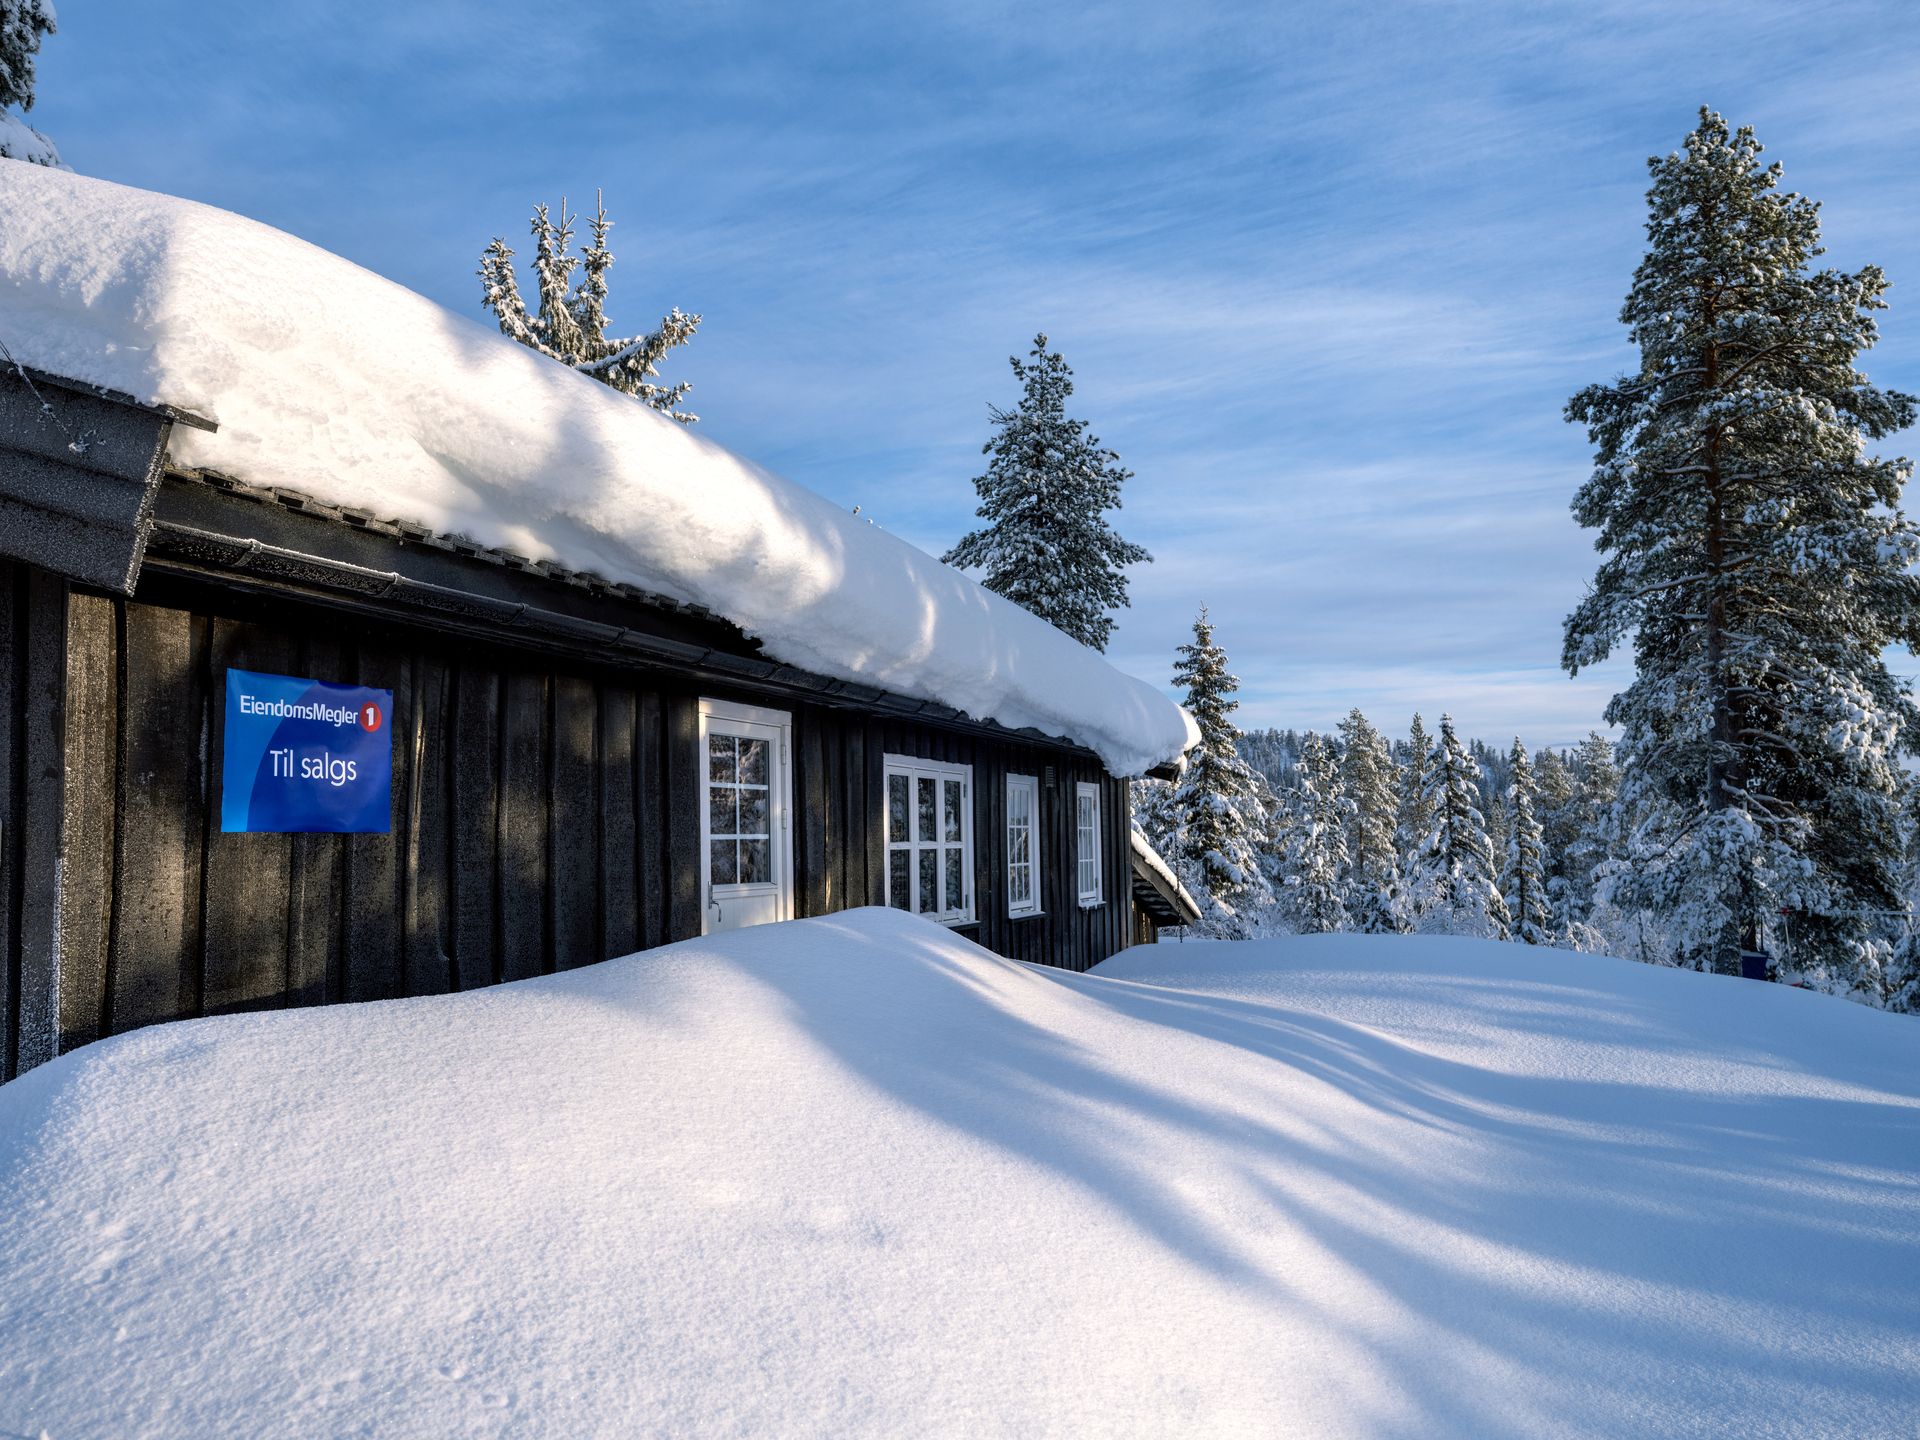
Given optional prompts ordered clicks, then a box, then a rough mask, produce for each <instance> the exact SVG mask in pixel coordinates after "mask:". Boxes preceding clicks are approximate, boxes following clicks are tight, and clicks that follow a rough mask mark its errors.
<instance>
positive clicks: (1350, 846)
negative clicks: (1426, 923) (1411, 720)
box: [1340, 709, 1400, 935]
mask: <svg viewBox="0 0 1920 1440" xmlns="http://www.w3.org/2000/svg"><path fill="white" fill-rule="evenodd" d="M1340 740H1341V750H1340V780H1341V785H1342V788H1344V789H1345V791H1346V796H1347V807H1348V808H1347V875H1346V882H1347V883H1346V890H1347V911H1348V913H1349V915H1350V916H1351V917H1352V922H1353V928H1354V929H1355V930H1358V931H1361V932H1362V933H1365V934H1372V935H1379V934H1386V933H1388V932H1391V931H1394V930H1397V929H1399V928H1400V922H1399V917H1398V899H1397V897H1398V894H1399V888H1400V887H1399V869H1400V866H1399V854H1398V852H1397V851H1396V850H1395V848H1394V843H1393V830H1394V823H1395V820H1396V818H1397V810H1398V804H1397V797H1396V796H1395V794H1394V778H1395V775H1394V768H1393V755H1392V753H1391V752H1390V751H1389V750H1388V749H1387V742H1386V739H1385V738H1384V737H1383V736H1382V735H1381V734H1380V732H1379V731H1378V730H1376V729H1374V728H1373V725H1372V723H1371V722H1370V721H1369V720H1368V719H1367V717H1366V716H1365V715H1362V714H1361V713H1360V712H1359V710H1357V709H1355V710H1352V711H1349V712H1348V714H1347V718H1346V719H1344V720H1342V721H1341V722H1340Z"/></svg>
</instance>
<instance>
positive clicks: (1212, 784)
mask: <svg viewBox="0 0 1920 1440" xmlns="http://www.w3.org/2000/svg"><path fill="white" fill-rule="evenodd" d="M1179 656H1180V658H1179V659H1178V660H1177V661H1176V662H1175V663H1174V667H1173V683H1174V684H1175V685H1177V686H1179V687H1180V688H1181V689H1183V690H1185V691H1186V695H1187V698H1186V706H1187V713H1188V714H1190V715H1192V716H1193V720H1194V724H1195V725H1196V726H1197V727H1198V728H1199V731H1200V741H1199V743H1198V744H1196V745H1195V746H1194V747H1193V748H1192V749H1191V750H1189V751H1187V755H1186V766H1185V769H1184V770H1183V771H1182V773H1181V776H1180V780H1179V783H1178V784H1177V785H1176V787H1175V789H1174V795H1173V808H1174V810H1175V812H1176V814H1177V816H1178V819H1179V827H1180V841H1181V852H1182V858H1183V859H1184V860H1185V861H1186V862H1187V864H1188V865H1189V866H1190V867H1191V868H1190V870H1189V871H1188V874H1189V875H1191V877H1192V878H1193V879H1194V880H1196V881H1197V882H1198V887H1197V888H1198V892H1199V893H1201V894H1203V895H1204V896H1205V897H1206V899H1207V900H1208V901H1209V902H1211V904H1212V906H1213V907H1216V908H1217V911H1218V916H1217V919H1216V920H1215V922H1214V923H1212V924H1211V925H1210V926H1209V927H1208V928H1212V929H1215V930H1216V931H1225V932H1229V933H1246V932H1247V931H1248V930H1250V929H1251V928H1252V927H1253V926H1254V925H1255V924H1257V922H1258V919H1259V912H1260V911H1261V910H1262V909H1263V908H1264V907H1265V906H1267V905H1268V904H1270V903H1271V902H1272V898H1273V893H1272V890H1271V888H1270V887H1269V885H1268V883H1267V877H1266V874H1265V870H1264V867H1263V866H1262V864H1261V859H1260V838H1261V836H1262V834H1263V832H1264V831H1265V829H1266V823H1267V820H1266V816H1265V814H1264V813H1263V811H1262V808H1261V804H1260V798H1259V789H1258V787H1257V786H1256V784H1255V776H1254V773H1253V771H1252V770H1251V769H1249V768H1248V766H1247V762H1246V761H1244V760H1242V759H1241V758H1240V752H1239V750H1238V748H1237V747H1236V745H1235V742H1236V741H1237V740H1238V739H1239V735H1240V732H1239V730H1238V729H1237V728H1236V727H1235V726H1234V723H1233V720H1232V718H1231V717H1232V715H1233V712H1234V711H1235V710H1237V709H1239V708H1240V702H1239V701H1238V700H1236V699H1234V698H1233V696H1234V692H1235V691H1237V690H1238V689H1239V688H1240V682H1239V681H1238V680H1237V679H1235V678H1234V676H1233V675H1232V674H1231V673H1229V672H1228V670H1227V652H1226V651H1224V650H1222V649H1221V648H1220V647H1219V646H1218V645H1216V644H1214V643H1213V625H1212V624H1211V623H1210V622H1209V621H1208V619H1207V612H1206V609H1205V607H1204V606H1203V607H1202V608H1201V611H1200V614H1199V615H1198V616H1197V617H1196V618H1195V619H1194V622H1193V641H1192V643H1191V644H1187V645H1182V646H1181V647H1180V650H1179Z"/></svg>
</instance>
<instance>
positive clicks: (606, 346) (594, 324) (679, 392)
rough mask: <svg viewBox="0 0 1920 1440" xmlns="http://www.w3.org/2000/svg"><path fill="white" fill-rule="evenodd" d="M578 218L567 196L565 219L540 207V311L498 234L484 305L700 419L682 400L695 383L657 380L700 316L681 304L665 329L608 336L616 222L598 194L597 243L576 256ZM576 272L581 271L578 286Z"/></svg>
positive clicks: (635, 390) (538, 343)
mask: <svg viewBox="0 0 1920 1440" xmlns="http://www.w3.org/2000/svg"><path fill="white" fill-rule="evenodd" d="M576 218H577V217H576V216H572V215H569V214H568V213H567V202H566V201H565V200H564V199H563V200H562V201H561V202H560V218H559V219H558V220H557V221H556V220H554V219H552V218H551V217H550V216H549V215H548V213H547V207H546V206H545V205H536V206H534V207H533V240H534V255H533V274H534V279H535V282H536V283H537V284H538V286H539V289H540V300H539V308H538V309H537V310H535V311H534V312H533V313H531V314H529V313H528V311H527V304H526V301H525V300H523V299H522V298H521V295H520V282H519V279H518V277H517V276H516V275H515V274H514V269H513V251H512V250H511V249H509V248H508V246H507V242H506V241H505V240H502V239H500V238H498V237H497V236H496V237H495V239H494V241H493V243H492V244H491V245H489V246H487V248H486V252H485V253H484V254H483V255H481V257H480V270H479V275H480V287H481V296H482V299H481V303H482V304H484V305H485V306H486V307H487V308H488V309H489V310H491V311H492V312H493V314H494V318H495V319H497V320H498V321H499V322H500V333H501V334H503V335H506V336H509V337H511V338H512V339H515V340H518V341H519V342H520V343H521V344H522V345H525V346H527V347H528V348H529V349H532V350H538V351H539V352H540V353H541V354H542V355H545V356H547V357H548V358H549V359H552V360H558V361H559V362H560V363H561V364H563V365H570V366H572V367H573V368H574V369H575V370H578V371H580V372H581V373H582V374H585V375H591V376H593V378H594V379H596V380H598V381H600V382H602V383H603V384H605V385H609V386H611V387H612V388H613V389H615V390H618V391H619V392H620V393H621V394H623V395H631V396H633V397H634V398H635V399H637V400H639V401H641V402H642V403H644V404H646V405H650V406H652V407H653V408H654V409H655V410H658V411H660V412H662V413H663V414H666V415H669V416H671V417H672V418H673V419H675V420H678V421H680V422H681V423H682V424H683V425H691V424H692V423H693V422H694V421H695V420H698V419H699V418H700V417H699V416H697V415H691V414H689V413H687V412H686V411H684V410H682V409H680V408H679V405H680V402H681V401H682V400H684V399H685V398H686V396H687V392H688V391H689V390H691V389H692V388H693V385H692V383H691V382H690V381H685V380H683V381H681V382H680V383H679V384H678V385H656V384H655V383H654V380H655V378H656V377H657V376H658V375H659V374H660V363H661V361H663V360H664V359H665V358H666V355H667V352H668V351H669V350H672V349H673V348H674V347H675V346H678V345H684V344H686V343H687V342H688V341H689V340H691V339H692V338H693V334H694V331H695V330H697V329H699V327H700V317H699V316H698V315H685V314H682V313H681V311H680V309H679V308H678V307H677V306H676V307H675V308H674V309H672V310H670V311H668V312H667V314H666V315H665V316H664V317H663V318H662V319H661V321H660V328H659V329H658V330H654V331H650V332H648V333H646V334H641V335H627V336H610V335H608V334H607V327H608V325H610V324H611V323H612V322H611V321H609V320H608V319H607V271H608V269H609V268H610V267H611V266H612V265H613V251H612V250H610V249H609V248H608V247H607V236H608V234H609V232H611V231H612V229H613V222H612V221H611V220H609V219H608V218H607V207H606V205H605V204H604V203H603V202H600V201H599V200H598V199H597V198H596V202H595V205H594V216H593V219H591V220H590V221H588V222H587V225H588V228H589V230H590V231H591V232H592V235H593V240H592V243H591V244H589V245H587V246H586V247H585V248H584V249H583V250H582V251H581V252H580V254H578V255H575V254H574V253H573V226H574V221H575V219H576ZM576 270H578V271H579V272H580V279H579V280H578V282H577V283H576V281H575V280H574V272H575V271H576Z"/></svg>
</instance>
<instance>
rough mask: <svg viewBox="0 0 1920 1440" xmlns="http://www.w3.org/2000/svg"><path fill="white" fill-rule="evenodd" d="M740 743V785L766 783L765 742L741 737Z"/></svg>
mask: <svg viewBox="0 0 1920 1440" xmlns="http://www.w3.org/2000/svg"><path fill="white" fill-rule="evenodd" d="M739 745H740V783H741V784H742V785H764V784H766V783H767V742H766V741H764V740H747V739H741V740H740V741H739Z"/></svg>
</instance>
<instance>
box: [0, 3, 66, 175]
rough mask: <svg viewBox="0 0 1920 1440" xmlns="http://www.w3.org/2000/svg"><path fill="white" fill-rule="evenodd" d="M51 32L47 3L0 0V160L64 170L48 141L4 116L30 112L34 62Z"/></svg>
mask: <svg viewBox="0 0 1920 1440" xmlns="http://www.w3.org/2000/svg"><path fill="white" fill-rule="evenodd" d="M54 29H55V23H54V14H53V5H52V4H51V0H0V157H5V158H6V159H9V160H25V161H27V162H29V163H30V164H34V165H51V166H54V167H55V168H57V169H64V168H65V167H64V166H62V165H61V163H60V152H59V151H58V150H57V149H55V148H54V144H53V142H52V141H51V140H49V139H48V138H47V137H46V136H44V135H42V134H41V133H40V132H39V131H38V130H36V129H34V128H33V127H32V126H31V125H29V124H27V122H26V121H24V120H19V119H16V118H14V117H13V116H11V115H9V114H7V111H9V110H11V109H13V108H14V107H15V106H18V107H19V108H20V112H21V113H22V114H25V113H26V112H28V111H30V110H32V109H33V89H34V58H35V56H37V55H38V54H39V53H40V42H41V40H43V39H44V38H45V37H47V36H48V35H51V34H53V33H54Z"/></svg>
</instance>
